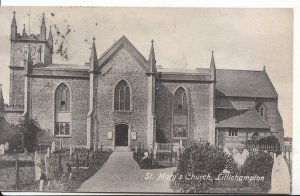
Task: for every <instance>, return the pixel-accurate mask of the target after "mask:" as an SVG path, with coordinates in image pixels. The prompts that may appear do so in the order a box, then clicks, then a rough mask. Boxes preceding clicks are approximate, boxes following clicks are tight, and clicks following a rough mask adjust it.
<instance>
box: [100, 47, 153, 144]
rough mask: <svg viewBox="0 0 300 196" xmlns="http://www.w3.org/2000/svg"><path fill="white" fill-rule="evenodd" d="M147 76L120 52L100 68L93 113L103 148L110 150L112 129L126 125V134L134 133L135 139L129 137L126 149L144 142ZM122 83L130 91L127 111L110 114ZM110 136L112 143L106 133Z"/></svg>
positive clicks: (145, 134) (123, 51)
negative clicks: (97, 123) (119, 124)
mask: <svg viewBox="0 0 300 196" xmlns="http://www.w3.org/2000/svg"><path fill="white" fill-rule="evenodd" d="M147 77H148V76H147V75H146V74H145V71H144V70H143V69H142V68H141V67H140V65H139V64H138V63H137V62H136V61H135V59H134V58H133V57H132V56H131V55H130V54H129V52H127V51H126V50H125V49H124V48H122V49H120V50H119V51H118V52H117V53H116V54H115V56H113V58H112V59H111V60H110V61H109V62H108V63H107V64H106V65H104V67H103V69H102V70H101V74H100V75H97V77H96V80H95V81H96V82H97V86H98V88H97V97H96V113H97V117H98V120H99V134H100V136H99V137H100V142H101V143H102V144H103V145H104V146H105V147H107V148H112V147H114V145H115V144H114V139H115V134H114V133H115V125H116V124H118V123H125V124H128V125H129V132H136V135H137V139H136V140H131V139H130V137H129V143H128V144H129V147H131V148H133V147H134V146H135V145H138V143H139V142H140V143H141V145H144V147H145V146H146V141H147V101H148V100H147V99H148V98H147V92H148V91H147V88H148V84H147ZM122 79H123V80H125V81H126V82H127V83H128V85H129V88H130V96H131V100H130V104H131V110H130V111H125V112H121V111H114V90H115V87H116V85H117V83H118V82H119V81H121V80H122ZM108 132H112V133H113V139H112V140H108V139H107V133H108Z"/></svg>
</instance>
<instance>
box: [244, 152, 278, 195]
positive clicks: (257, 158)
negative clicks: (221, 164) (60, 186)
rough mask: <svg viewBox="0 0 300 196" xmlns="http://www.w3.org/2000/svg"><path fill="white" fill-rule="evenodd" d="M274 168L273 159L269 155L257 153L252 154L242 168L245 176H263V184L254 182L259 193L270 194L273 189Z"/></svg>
mask: <svg viewBox="0 0 300 196" xmlns="http://www.w3.org/2000/svg"><path fill="white" fill-rule="evenodd" d="M272 167H273V158H272V157H271V155H270V154H269V153H265V152H261V151H259V152H256V153H251V154H250V155H249V156H248V157H247V159H246V161H245V163H244V165H243V166H242V168H241V173H242V175H244V176H255V175H257V176H263V177H264V181H263V182H252V184H255V185H256V186H257V188H258V190H257V191H258V192H268V191H269V190H270V188H271V175H272Z"/></svg>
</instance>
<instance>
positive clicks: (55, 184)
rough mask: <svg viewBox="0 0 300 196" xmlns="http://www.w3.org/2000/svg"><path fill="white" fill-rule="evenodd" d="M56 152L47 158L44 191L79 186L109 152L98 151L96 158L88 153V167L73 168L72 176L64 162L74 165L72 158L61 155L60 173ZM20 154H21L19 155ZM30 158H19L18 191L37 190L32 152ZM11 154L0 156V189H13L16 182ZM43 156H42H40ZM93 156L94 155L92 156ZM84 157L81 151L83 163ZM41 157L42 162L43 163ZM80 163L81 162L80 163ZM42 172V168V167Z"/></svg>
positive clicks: (99, 166)
mask: <svg viewBox="0 0 300 196" xmlns="http://www.w3.org/2000/svg"><path fill="white" fill-rule="evenodd" d="M57 155H58V154H56V155H55V154H51V156H50V159H49V164H50V167H49V175H48V176H47V179H46V180H45V188H44V191H57V192H74V191H75V190H76V189H77V188H79V186H80V185H81V184H82V183H83V182H84V181H85V180H87V179H88V178H89V177H91V176H93V175H94V174H95V173H96V172H97V171H98V170H99V169H100V168H101V167H102V165H103V164H104V163H105V162H106V161H107V159H108V158H109V156H110V155H111V152H109V151H103V152H99V157H98V159H96V158H94V159H92V158H91V156H92V153H90V163H89V166H90V167H89V168H88V169H82V168H78V169H77V168H76V167H75V168H73V169H72V177H71V179H70V178H69V173H68V170H67V167H66V163H70V164H71V165H74V159H69V158H68V157H64V156H62V166H63V171H62V173H61V175H60V174H59V172H58V156H57ZM20 156H21V155H20ZM29 156H31V157H32V158H31V160H22V158H21V157H20V160H19V187H18V191H38V190H39V182H36V181H35V169H34V162H33V156H34V155H33V154H30V155H29ZM13 157H14V156H13V155H10V156H8V155H5V158H4V157H0V190H1V191H4V190H6V191H15V190H16V189H15V184H16V169H15V161H14V160H13V159H14V158H13ZM41 157H44V156H41ZM94 157H95V156H94ZM85 158H86V154H84V153H81V156H80V162H81V163H83V162H84V161H86V160H85ZM43 162H44V161H43V159H42V163H43ZM81 165H82V164H81ZM42 171H43V172H44V168H42Z"/></svg>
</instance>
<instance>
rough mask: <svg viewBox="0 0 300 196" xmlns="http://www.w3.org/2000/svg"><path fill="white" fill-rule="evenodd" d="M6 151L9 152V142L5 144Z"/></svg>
mask: <svg viewBox="0 0 300 196" xmlns="http://www.w3.org/2000/svg"><path fill="white" fill-rule="evenodd" d="M4 150H5V151H7V150H9V143H8V142H5V144H4Z"/></svg>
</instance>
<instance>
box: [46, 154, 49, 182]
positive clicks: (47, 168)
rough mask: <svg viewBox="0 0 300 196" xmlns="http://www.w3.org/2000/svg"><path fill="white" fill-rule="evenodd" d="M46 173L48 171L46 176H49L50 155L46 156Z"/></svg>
mask: <svg viewBox="0 0 300 196" xmlns="http://www.w3.org/2000/svg"><path fill="white" fill-rule="evenodd" d="M45 173H46V177H48V175H49V164H48V157H47V156H45Z"/></svg>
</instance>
